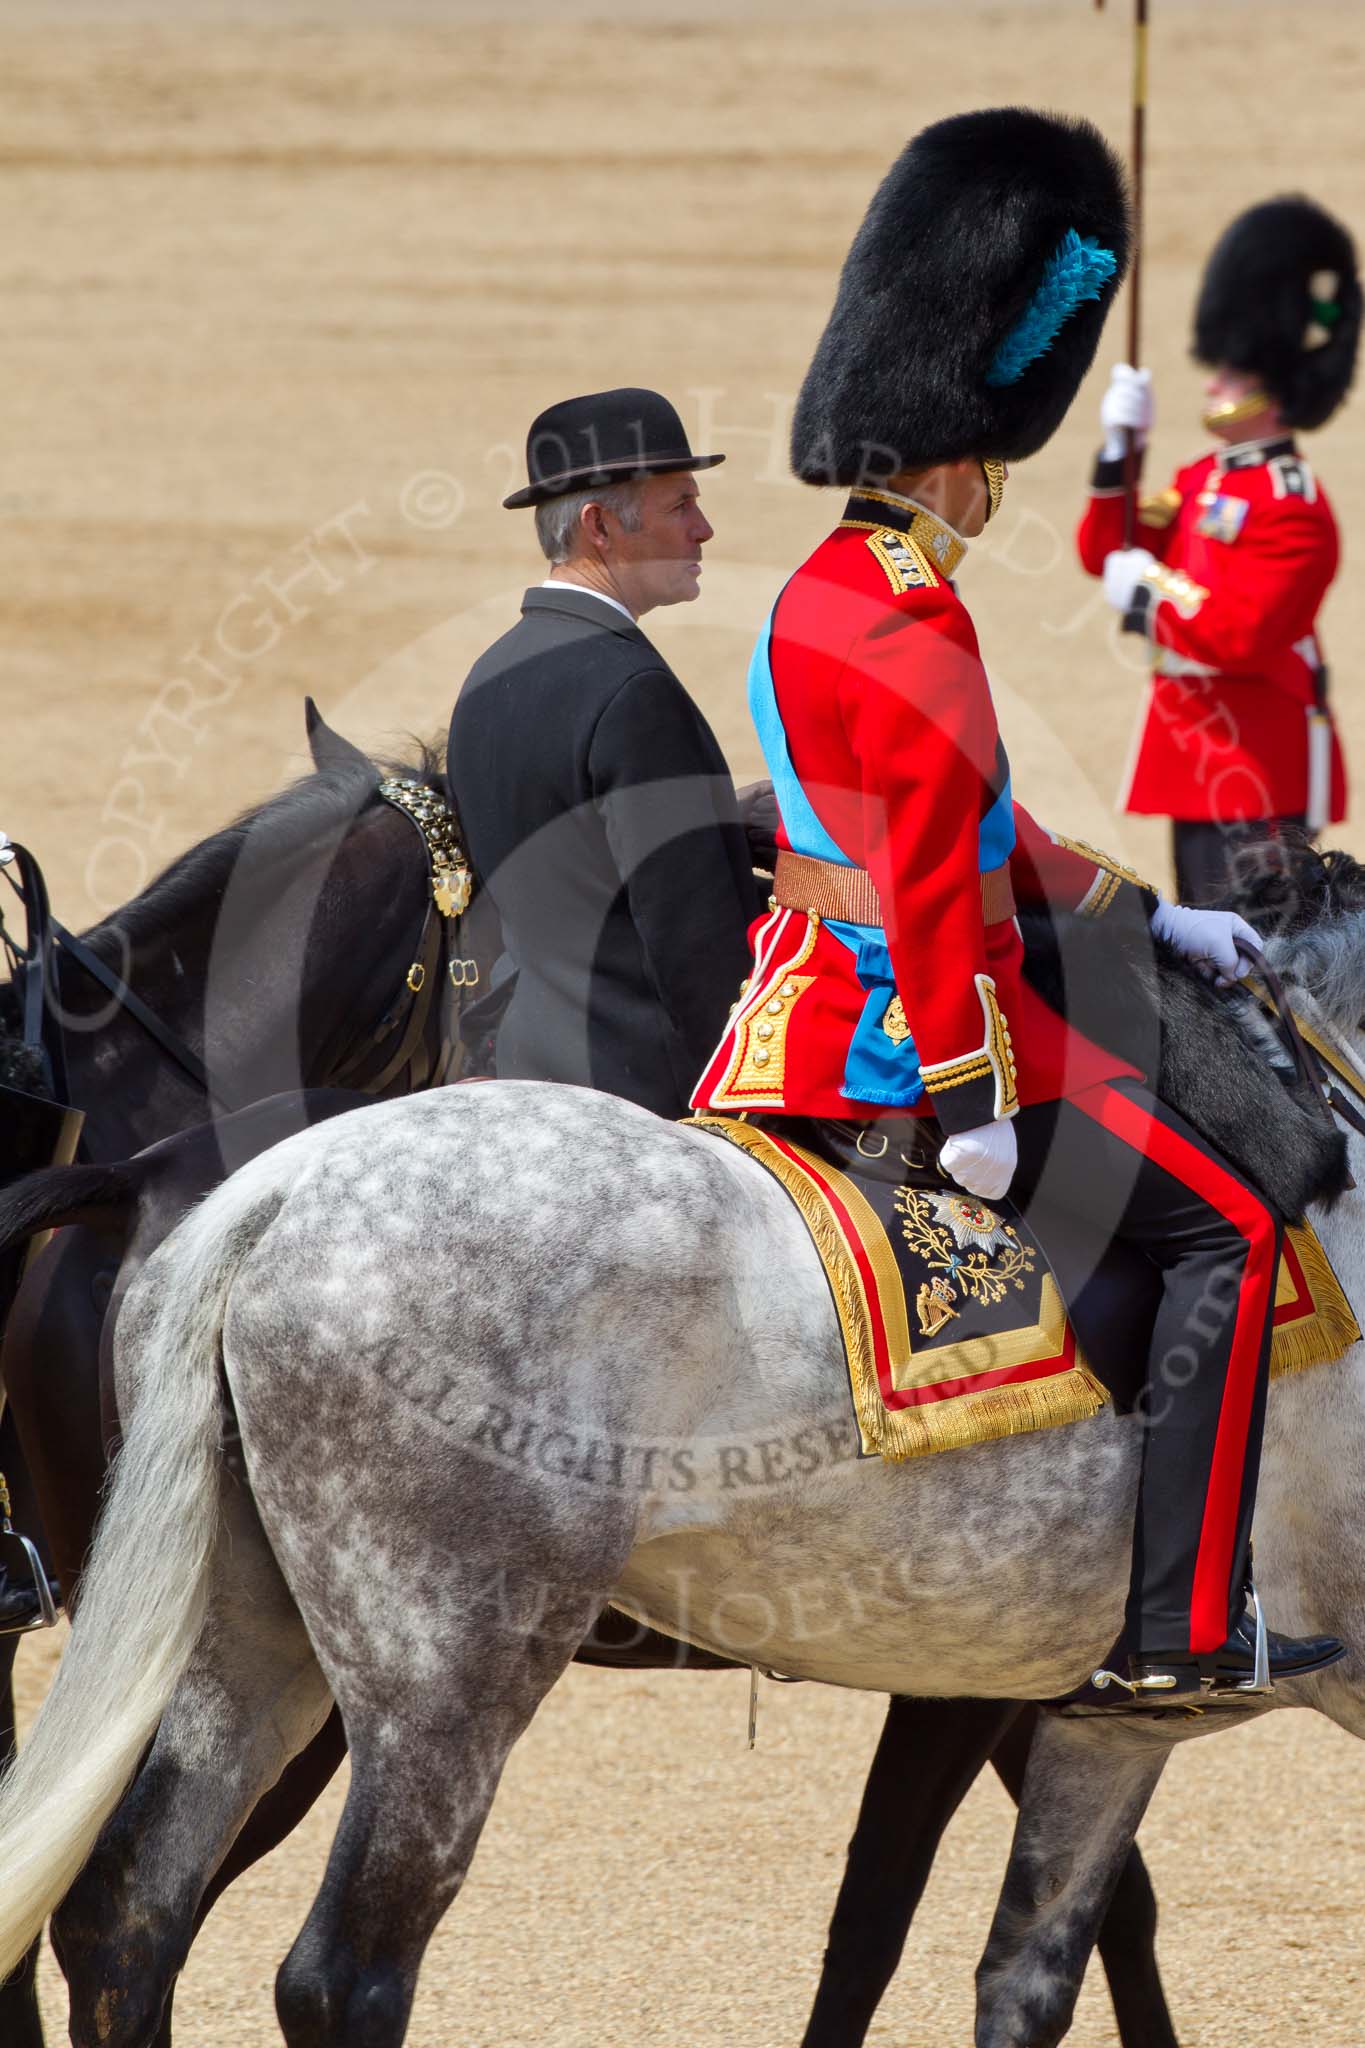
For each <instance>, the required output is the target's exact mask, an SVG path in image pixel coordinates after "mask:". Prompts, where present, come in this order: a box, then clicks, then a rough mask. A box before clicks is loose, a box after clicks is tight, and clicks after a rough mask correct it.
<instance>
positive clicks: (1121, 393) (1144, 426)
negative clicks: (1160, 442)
mask: <svg viewBox="0 0 1365 2048" xmlns="http://www.w3.org/2000/svg"><path fill="white" fill-rule="evenodd" d="M1155 418H1156V404H1155V402H1154V400H1153V398H1152V373H1151V371H1150V370H1135V369H1134V368H1133V366H1132V364H1131V363H1115V365H1114V368H1113V371H1112V373H1111V375H1110V378H1109V389H1108V390H1107V391H1106V392H1105V394H1104V397H1103V398H1102V399H1101V400H1100V425H1101V426H1102V427H1103V428H1104V446H1103V448H1102V449H1101V450H1100V453H1101V455H1102V456H1103V457H1104V460H1105V461H1106V462H1118V461H1119V460H1120V458H1121V457H1122V456H1124V455H1126V454H1127V453H1128V440H1127V434H1126V432H1125V429H1127V428H1129V427H1131V428H1132V430H1133V432H1134V433H1135V434H1136V436H1137V444H1138V447H1139V448H1145V447H1146V446H1147V436H1148V435H1149V434H1150V433H1151V431H1152V421H1153V420H1154V419H1155Z"/></svg>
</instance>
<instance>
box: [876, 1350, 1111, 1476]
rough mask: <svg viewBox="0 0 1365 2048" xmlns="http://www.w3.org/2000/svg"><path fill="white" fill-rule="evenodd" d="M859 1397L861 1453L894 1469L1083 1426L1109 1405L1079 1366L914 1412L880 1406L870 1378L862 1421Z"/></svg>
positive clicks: (958, 1396) (959, 1396)
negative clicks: (936, 1454) (935, 1455)
mask: <svg viewBox="0 0 1365 2048" xmlns="http://www.w3.org/2000/svg"><path fill="white" fill-rule="evenodd" d="M860 1391H861V1390H860V1389H858V1388H857V1386H856V1384H855V1405H856V1406H857V1409H858V1425H859V1428H860V1429H861V1430H862V1433H863V1447H864V1449H865V1450H875V1451H880V1453H881V1455H882V1456H883V1457H884V1458H890V1459H891V1460H893V1461H894V1462H896V1463H899V1462H900V1461H901V1460H902V1459H905V1458H924V1457H928V1456H929V1454H930V1453H931V1452H933V1451H963V1450H968V1449H970V1447H971V1446H972V1445H973V1444H988V1443H998V1442H999V1441H1000V1439H1001V1438H1002V1437H1007V1436H1020V1435H1022V1434H1023V1433H1024V1432H1025V1431H1026V1430H1032V1429H1056V1428H1058V1427H1059V1426H1060V1425H1061V1424H1062V1423H1065V1422H1084V1421H1085V1420H1086V1419H1087V1418H1088V1417H1089V1416H1091V1415H1098V1414H1099V1412H1100V1410H1101V1408H1106V1407H1107V1406H1108V1405H1109V1396H1108V1394H1107V1393H1106V1392H1105V1390H1104V1388H1103V1386H1102V1385H1101V1384H1100V1382H1099V1381H1098V1380H1097V1379H1096V1378H1095V1375H1094V1374H1093V1373H1092V1372H1091V1371H1090V1369H1089V1367H1088V1366H1084V1365H1073V1366H1071V1367H1069V1368H1068V1370H1067V1371H1065V1372H1057V1373H1053V1374H1052V1376H1051V1378H1049V1379H1045V1380H1029V1381H1027V1382H1026V1383H1025V1384H1024V1385H1023V1386H1014V1387H983V1388H982V1389H981V1390H980V1392H979V1393H975V1394H954V1395H952V1396H951V1397H950V1398H949V1399H948V1400H944V1401H928V1402H925V1403H923V1404H922V1405H921V1406H920V1407H918V1408H895V1409H891V1408H887V1407H885V1406H884V1404H883V1402H882V1399H881V1393H880V1390H879V1388H878V1387H877V1381H876V1374H875V1373H874V1374H873V1376H872V1388H871V1391H872V1395H873V1397H874V1399H875V1402H876V1412H875V1415H874V1414H873V1413H872V1412H871V1409H870V1406H869V1408H868V1411H867V1420H866V1421H865V1420H864V1404H863V1402H862V1401H861V1400H860V1399H858V1395H859V1393H860ZM869 1424H871V1425H872V1426H873V1427H872V1428H871V1429H870V1428H869ZM869 1436H871V1437H872V1441H869Z"/></svg>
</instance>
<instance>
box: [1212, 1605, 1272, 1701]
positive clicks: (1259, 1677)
mask: <svg viewBox="0 0 1365 2048" xmlns="http://www.w3.org/2000/svg"><path fill="white" fill-rule="evenodd" d="M1247 1591H1248V1592H1249V1593H1250V1595H1251V1607H1252V1612H1253V1613H1254V1614H1255V1616H1256V1656H1255V1662H1254V1663H1253V1665H1252V1667H1251V1676H1250V1678H1248V1679H1244V1680H1243V1681H1242V1683H1241V1684H1237V1685H1225V1686H1220V1687H1219V1691H1220V1692H1236V1693H1241V1694H1242V1695H1243V1696H1244V1697H1245V1696H1246V1695H1247V1694H1248V1693H1256V1692H1273V1691H1274V1690H1275V1687H1274V1685H1273V1684H1272V1682H1271V1677H1270V1643H1269V1639H1268V1636H1267V1632H1266V1625H1265V1609H1264V1607H1262V1605H1261V1596H1260V1594H1259V1593H1258V1592H1257V1591H1256V1581H1255V1580H1254V1579H1248V1581H1247Z"/></svg>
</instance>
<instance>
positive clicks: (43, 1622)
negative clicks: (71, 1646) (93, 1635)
mask: <svg viewBox="0 0 1365 2048" xmlns="http://www.w3.org/2000/svg"><path fill="white" fill-rule="evenodd" d="M10 1545H14V1546H16V1547H17V1548H18V1549H19V1550H21V1551H22V1552H23V1555H24V1563H25V1565H26V1566H27V1568H28V1573H29V1576H30V1577H31V1579H32V1581H33V1591H34V1594H35V1596H36V1598H37V1601H38V1612H37V1614H35V1615H34V1617H33V1619H32V1620H31V1621H20V1622H16V1623H13V1624H12V1625H11V1626H10V1627H8V1628H0V1634H3V1635H7V1636H23V1635H27V1634H28V1633H29V1631H30V1630H31V1629H35V1628H55V1627H56V1626H57V1606H56V1602H55V1601H54V1600H53V1598H52V1588H51V1586H49V1584H48V1582H47V1573H46V1572H45V1571H44V1570H43V1561H42V1559H41V1558H40V1557H39V1555H38V1552H37V1550H36V1548H35V1547H34V1545H33V1544H32V1543H31V1542H30V1541H29V1538H28V1537H27V1536H25V1535H23V1534H22V1533H21V1532H20V1531H19V1530H18V1529H16V1528H15V1526H14V1524H13V1522H11V1520H10V1497H9V1487H8V1486H7V1485H6V1483H5V1475H4V1473H3V1472H0V1554H3V1552H4V1551H5V1549H6V1548H7V1547H9V1546H10Z"/></svg>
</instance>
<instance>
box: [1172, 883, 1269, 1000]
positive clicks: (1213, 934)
mask: <svg viewBox="0 0 1365 2048" xmlns="http://www.w3.org/2000/svg"><path fill="white" fill-rule="evenodd" d="M1152 933H1153V936H1154V937H1156V938H1158V939H1164V940H1165V941H1166V944H1167V945H1168V946H1174V947H1175V950H1176V952H1177V953H1180V954H1182V955H1183V957H1184V958H1185V959H1186V960H1192V961H1193V962H1194V965H1195V966H1196V967H1197V968H1198V969H1199V971H1200V973H1201V974H1202V975H1204V976H1205V977H1206V978H1207V979H1208V980H1210V981H1213V982H1214V983H1215V984H1216V986H1217V987H1218V988H1230V987H1231V986H1232V984H1233V982H1234V981H1240V980H1241V979H1242V977H1243V975H1245V974H1250V973H1251V970H1252V964H1253V963H1252V961H1251V959H1250V958H1249V956H1248V955H1247V954H1245V953H1244V952H1243V951H1242V950H1241V948H1242V947H1243V946H1244V945H1249V946H1253V947H1254V948H1255V949H1256V951H1257V952H1259V951H1260V949H1261V941H1260V937H1259V934H1258V933H1256V932H1254V931H1253V930H1252V928H1251V926H1250V925H1249V924H1248V923H1247V922H1246V919H1245V918H1241V917H1238V915H1237V913H1236V911H1233V910H1193V909H1191V907H1190V905H1189V904H1188V903H1168V902H1167V901H1166V899H1165V897H1164V896H1162V897H1159V898H1158V899H1157V906H1156V909H1155V910H1154V911H1153V912H1152Z"/></svg>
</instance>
